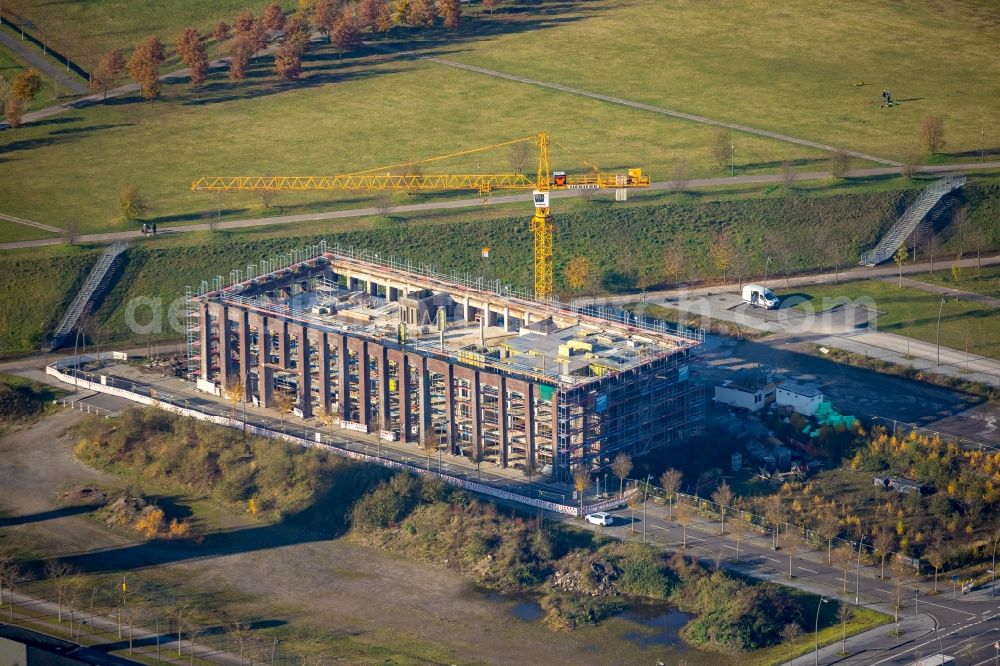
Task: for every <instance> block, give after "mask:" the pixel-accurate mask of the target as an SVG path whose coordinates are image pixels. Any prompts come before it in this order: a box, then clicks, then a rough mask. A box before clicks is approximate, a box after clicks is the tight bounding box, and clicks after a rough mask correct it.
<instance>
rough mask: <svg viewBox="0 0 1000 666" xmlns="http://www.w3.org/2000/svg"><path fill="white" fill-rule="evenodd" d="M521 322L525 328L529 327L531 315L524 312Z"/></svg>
mask: <svg viewBox="0 0 1000 666" xmlns="http://www.w3.org/2000/svg"><path fill="white" fill-rule="evenodd" d="M522 321H523V322H524V325H525V326H529V325H530V324H531V313H530V312H528V311H527V310H525V311H524V319H523V320H522Z"/></svg>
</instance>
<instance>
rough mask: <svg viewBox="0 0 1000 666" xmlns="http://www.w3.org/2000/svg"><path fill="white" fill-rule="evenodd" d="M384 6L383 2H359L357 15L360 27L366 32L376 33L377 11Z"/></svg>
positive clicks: (366, 0) (375, 0)
mask: <svg viewBox="0 0 1000 666" xmlns="http://www.w3.org/2000/svg"><path fill="white" fill-rule="evenodd" d="M384 5H385V0H361V6H360V8H359V9H358V15H359V16H360V18H361V27H362V28H364V29H365V30H367V31H368V32H377V29H376V28H377V23H378V14H379V10H380V9H381V8H382V7H383V6H384Z"/></svg>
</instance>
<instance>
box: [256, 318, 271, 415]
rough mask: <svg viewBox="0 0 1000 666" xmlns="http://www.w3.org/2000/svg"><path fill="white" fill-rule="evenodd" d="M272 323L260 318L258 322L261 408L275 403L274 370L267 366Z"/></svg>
mask: <svg viewBox="0 0 1000 666" xmlns="http://www.w3.org/2000/svg"><path fill="white" fill-rule="evenodd" d="M270 323H271V322H269V321H268V320H267V317H264V316H260V318H259V319H258V321H257V336H258V337H257V345H258V347H259V351H260V353H259V354H258V355H257V357H258V362H257V384H258V387H257V399H258V400H259V401H260V406H261V407H270V406H271V405H272V404H273V402H274V397H273V395H272V391H271V385H272V383H273V381H272V377H271V375H272V374H273V372H274V371H273V370H272V369H271V367H270V366H268V364H267V347H268V345H269V344H270V340H269V339H268V338H269V336H270Z"/></svg>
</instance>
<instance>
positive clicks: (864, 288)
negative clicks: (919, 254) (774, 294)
mask: <svg viewBox="0 0 1000 666" xmlns="http://www.w3.org/2000/svg"><path fill="white" fill-rule="evenodd" d="M962 272H963V273H965V274H969V275H970V277H971V276H972V275H974V274H975V273H976V269H964V270H963V271H962ZM800 293H801V295H802V297H803V298H804V299H806V300H805V301H804V302H802V303H799V304H797V305H795V306H794V307H796V308H797V309H800V310H805V311H813V312H822V311H823V310H827V309H829V308H831V307H834V306H835V305H836V304H838V303H843V302H844V301H845V299H850V300H852V301H853V300H857V299H866V300H867V302H868V303H869V304H873V305H871V307H873V308H875V309H876V310H878V312H879V317H878V322H877V324H878V330H879V331H883V332H886V333H895V334H897V335H903V336H907V337H910V338H913V339H914V340H920V341H923V342H930V343H934V342H936V341H937V322H938V312H939V310H940V312H941V338H940V340H941V345H942V346H944V347H950V348H952V349H960V350H964V349H968V350H969V353H971V354H981V355H983V356H989V357H992V358H1000V310H998V309H997V308H994V307H991V306H989V305H983V304H979V303H974V302H971V301H961V300H957V299H946V301H945V303H944V305H943V306H942V304H941V296H940V295H938V294H932V293H928V292H926V291H921V290H919V289H914V288H909V287H902V288H901V287H899V286H898V285H897V284H895V283H894V282H892V281H891V280H862V281H856V282H846V283H843V284H839V285H837V284H828V285H816V286H810V287H804V288H802V290H801V292H800ZM868 299H870V300H868Z"/></svg>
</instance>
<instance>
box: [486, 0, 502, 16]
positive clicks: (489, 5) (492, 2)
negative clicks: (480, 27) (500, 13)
mask: <svg viewBox="0 0 1000 666" xmlns="http://www.w3.org/2000/svg"><path fill="white" fill-rule="evenodd" d="M499 6H500V0H483V9H485V10H486V11H488V12H489V13H490V16H493V11H494V10H495V9H496V8H497V7H499Z"/></svg>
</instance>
